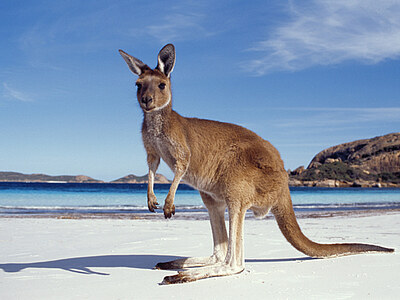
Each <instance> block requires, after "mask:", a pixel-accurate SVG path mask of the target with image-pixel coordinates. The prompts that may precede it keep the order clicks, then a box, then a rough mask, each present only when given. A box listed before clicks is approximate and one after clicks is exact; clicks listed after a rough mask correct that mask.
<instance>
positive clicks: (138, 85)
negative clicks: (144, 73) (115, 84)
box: [136, 82, 142, 90]
mask: <svg viewBox="0 0 400 300" xmlns="http://www.w3.org/2000/svg"><path fill="white" fill-rule="evenodd" d="M136 86H137V89H138V90H140V89H141V88H142V84H140V83H138V82H136Z"/></svg>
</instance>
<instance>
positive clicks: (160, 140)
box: [142, 115, 176, 170]
mask: <svg viewBox="0 0 400 300" xmlns="http://www.w3.org/2000/svg"><path fill="white" fill-rule="evenodd" d="M163 121H164V120H163V117H162V116H161V115H155V116H151V117H149V116H147V117H146V119H145V120H144V125H145V126H143V131H142V135H143V141H144V143H145V144H150V146H151V147H152V148H153V149H154V150H155V151H156V153H157V154H158V155H159V156H160V157H161V158H162V159H163V160H164V161H165V163H166V164H167V165H168V166H169V167H170V168H171V169H172V170H174V166H175V163H176V159H175V157H174V155H173V152H174V151H173V150H174V149H173V147H174V141H173V140H172V139H171V138H170V137H169V136H168V135H167V134H165V131H164V124H163Z"/></svg>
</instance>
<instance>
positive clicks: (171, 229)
mask: <svg viewBox="0 0 400 300" xmlns="http://www.w3.org/2000/svg"><path fill="white" fill-rule="evenodd" d="M299 223H300V226H301V227H302V229H303V232H304V233H305V234H306V235H307V236H308V237H309V238H311V239H313V240H315V241H318V242H323V243H334V242H361V243H373V244H378V245H382V246H387V247H392V248H395V249H396V252H395V253H394V254H364V255H354V256H347V257H339V258H332V259H311V258H309V257H306V256H304V255H303V254H302V253H300V252H298V251H297V250H295V249H294V248H293V247H292V246H291V245H290V244H289V243H287V242H286V240H285V239H284V237H283V235H282V234H281V233H280V231H279V229H278V226H277V224H276V222H275V220H274V219H273V218H272V219H271V218H270V219H264V220H255V219H249V220H246V224H245V257H246V269H245V271H244V272H242V273H241V274H238V275H235V276H230V277H220V278H210V279H205V280H200V281H197V282H193V283H187V284H178V285H170V286H163V285H159V283H160V282H161V281H162V279H163V277H164V276H166V275H172V274H175V271H161V270H154V269H153V267H154V265H155V264H156V263H157V262H160V261H168V260H171V259H174V258H177V257H188V256H206V255H209V254H211V249H212V245H211V243H212V240H211V232H210V225H209V222H208V221H207V220H188V219H179V218H177V219H172V220H162V219H161V218H156V219H136V220H133V219H127V218H123V219H115V218H114V219H112V218H97V219H87V218H82V219H80V218H78V219H65V218H64V219H63V218H55V217H47V218H29V217H25V218H7V217H3V218H0V228H1V229H0V241H1V250H0V298H1V299H161V298H164V299H165V298H167V299H169V298H171V299H204V298H207V299H244V298H248V299H286V298H288V299H317V298H318V299H351V298H357V299H365V298H366V299H398V296H399V294H400V285H399V278H400V255H399V252H398V249H400V213H399V212H396V211H395V212H385V213H382V214H379V215H377V214H373V215H371V214H358V215H350V216H348V215H347V216H335V217H329V218H321V217H313V218H301V219H299Z"/></svg>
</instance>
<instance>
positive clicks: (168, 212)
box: [164, 204, 175, 219]
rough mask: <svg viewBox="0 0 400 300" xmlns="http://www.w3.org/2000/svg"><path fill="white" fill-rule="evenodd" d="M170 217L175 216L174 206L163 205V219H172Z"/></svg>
mask: <svg viewBox="0 0 400 300" xmlns="http://www.w3.org/2000/svg"><path fill="white" fill-rule="evenodd" d="M172 215H175V205H173V204H172V205H165V206H164V217H165V218H166V219H169V218H171V217H172Z"/></svg>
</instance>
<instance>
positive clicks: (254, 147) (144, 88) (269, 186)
mask: <svg viewBox="0 0 400 300" xmlns="http://www.w3.org/2000/svg"><path fill="white" fill-rule="evenodd" d="M119 52H120V54H121V55H122V57H123V58H124V60H125V61H126V63H127V64H128V66H129V68H130V69H131V71H132V72H133V73H135V74H136V75H138V76H139V78H138V80H137V81H136V86H137V99H138V101H139V105H140V107H141V108H142V110H143V115H144V119H143V125H142V137H143V143H144V146H145V148H146V152H147V163H148V166H149V184H148V189H147V198H148V200H147V201H148V207H149V210H150V211H152V212H154V209H156V208H157V205H158V203H157V199H156V196H155V194H154V191H153V185H154V175H155V173H156V170H157V168H158V165H159V163H160V158H162V159H163V160H164V161H165V162H166V163H167V165H168V166H169V167H170V168H171V169H172V171H173V172H174V174H175V176H174V179H173V181H172V184H171V188H170V190H169V193H168V195H167V198H166V199H165V204H164V216H165V218H171V216H172V215H174V214H175V206H174V197H175V192H176V189H177V187H178V185H179V182H180V181H181V179H183V180H184V181H185V182H186V183H188V184H189V185H191V186H192V187H194V188H196V189H197V190H199V192H200V195H201V197H202V200H203V202H204V204H205V206H206V207H207V209H208V213H209V216H210V222H211V229H212V236H213V240H214V251H213V254H212V255H211V256H210V257H192V258H185V259H178V260H175V261H170V262H165V263H159V264H157V266H156V268H159V269H182V268H187V267H201V268H195V269H190V270H184V271H180V272H179V273H178V274H177V275H174V276H167V277H165V278H164V280H163V282H162V283H163V284H171V283H183V282H189V281H195V280H198V279H202V278H208V277H214V276H225V275H231V274H236V273H240V272H242V271H243V270H244V255H243V223H244V217H245V213H246V211H247V210H249V209H250V210H252V211H253V212H254V214H255V216H257V217H262V216H265V215H266V214H267V213H268V212H269V211H270V210H271V211H272V212H273V214H274V215H275V218H276V220H277V222H278V225H279V228H280V229H281V231H282V233H283V235H284V236H285V238H286V239H287V240H288V241H289V243H291V244H292V245H293V246H294V247H295V248H296V249H297V250H299V251H301V252H303V253H305V254H306V255H309V256H312V257H332V256H339V255H348V254H356V253H364V252H393V251H394V249H388V248H384V247H380V246H375V245H368V244H318V243H315V242H313V241H311V240H309V239H308V238H307V237H306V236H305V235H304V234H303V233H302V232H301V230H300V227H299V225H298V223H297V220H296V216H295V214H294V211H293V206H292V200H291V198H290V192H289V186H288V175H287V173H286V171H285V169H284V166H283V162H282V159H281V157H280V155H279V152H278V151H277V150H276V149H275V148H274V147H273V146H272V145H271V144H270V143H269V142H268V141H266V140H263V139H262V138H261V137H259V136H258V135H257V134H255V133H254V132H252V131H250V130H248V129H246V128H243V127H240V126H237V125H234V124H229V123H222V122H217V121H210V120H202V119H197V118H185V117H182V116H181V115H179V114H178V113H177V112H175V111H174V110H172V94H171V79H170V75H171V72H172V70H173V69H174V65H175V48H174V46H173V45H172V44H168V45H166V46H164V48H162V49H161V51H160V52H159V54H158V64H157V66H156V68H155V69H151V68H150V67H148V66H147V65H146V64H144V63H143V62H141V61H140V60H138V59H137V58H134V57H132V56H130V55H129V54H127V53H125V52H124V51H122V50H119ZM226 208H227V209H228V214H229V237H228V235H227V232H226V228H225V219H224V214H225V209H226Z"/></svg>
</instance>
